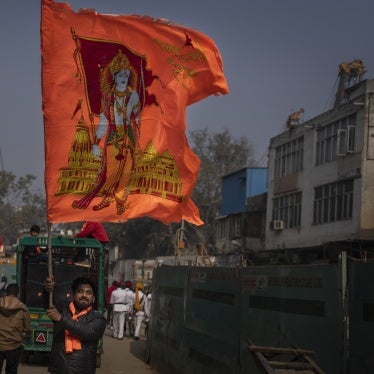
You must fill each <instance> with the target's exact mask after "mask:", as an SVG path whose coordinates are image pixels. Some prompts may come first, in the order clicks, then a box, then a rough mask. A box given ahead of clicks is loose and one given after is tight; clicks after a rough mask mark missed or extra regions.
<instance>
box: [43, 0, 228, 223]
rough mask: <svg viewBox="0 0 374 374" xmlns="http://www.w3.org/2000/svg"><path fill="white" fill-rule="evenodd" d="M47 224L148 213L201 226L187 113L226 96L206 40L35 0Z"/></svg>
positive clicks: (161, 23)
mask: <svg viewBox="0 0 374 374" xmlns="http://www.w3.org/2000/svg"><path fill="white" fill-rule="evenodd" d="M41 52H42V96H43V97H42V101H43V118H44V135H45V185H46V195H47V216H48V222H51V223H54V222H72V221H84V220H90V221H103V222H124V221H126V220H128V219H131V218H136V217H143V216H148V217H151V218H155V219H158V220H160V221H162V222H164V223H168V222H179V221H181V220H182V219H184V220H186V221H189V222H191V223H193V224H196V225H200V224H202V223H203V222H202V221H201V219H200V216H199V211H198V208H197V207H196V205H195V204H194V203H193V201H192V200H191V194H192V191H193V188H194V185H195V183H196V180H197V176H198V172H199V166H200V161H199V159H198V157H197V156H196V155H195V154H194V153H193V152H192V150H191V149H190V148H189V146H188V142H187V138H186V135H185V131H186V107H187V106H188V105H190V104H193V103H195V102H197V101H199V100H202V99H204V98H205V97H207V96H209V95H219V94H226V93H228V86H227V82H226V79H225V77H224V74H223V67H222V59H221V56H220V53H219V51H218V49H217V47H216V46H215V43H214V42H213V41H212V40H211V39H210V38H209V37H207V36H206V35H204V34H202V33H200V32H198V31H196V30H193V29H190V28H187V27H184V26H180V25H175V24H172V23H171V22H169V21H166V20H155V19H152V18H150V17H143V16H135V15H134V16H123V15H103V14H98V13H96V12H95V11H93V10H80V11H79V12H74V11H73V10H72V9H71V7H70V6H69V5H68V4H67V3H58V2H54V1H51V0H42V19H41Z"/></svg>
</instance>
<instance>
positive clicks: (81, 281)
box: [71, 277, 96, 293]
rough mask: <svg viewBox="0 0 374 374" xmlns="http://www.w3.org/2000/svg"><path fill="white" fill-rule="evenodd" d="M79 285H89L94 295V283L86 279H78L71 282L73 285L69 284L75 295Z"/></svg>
mask: <svg viewBox="0 0 374 374" xmlns="http://www.w3.org/2000/svg"><path fill="white" fill-rule="evenodd" d="M81 284H89V285H90V286H91V288H92V291H93V292H94V293H96V285H95V283H94V282H93V281H92V280H91V279H88V278H86V277H78V278H75V279H74V280H73V283H72V284H71V290H72V291H73V292H74V293H75V291H76V290H77V289H78V287H79V286H80V285H81Z"/></svg>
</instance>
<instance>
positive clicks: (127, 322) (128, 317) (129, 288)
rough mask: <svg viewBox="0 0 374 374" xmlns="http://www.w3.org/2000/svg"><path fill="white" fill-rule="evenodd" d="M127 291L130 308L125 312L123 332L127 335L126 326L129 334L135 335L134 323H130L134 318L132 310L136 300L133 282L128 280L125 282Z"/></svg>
mask: <svg viewBox="0 0 374 374" xmlns="http://www.w3.org/2000/svg"><path fill="white" fill-rule="evenodd" d="M125 291H126V304H127V306H128V310H127V311H126V312H125V324H124V329H123V334H124V335H126V328H128V330H129V336H133V335H134V329H133V327H132V324H131V323H130V320H131V318H132V312H133V307H134V302H135V294H134V291H133V290H132V282H131V281H129V280H128V281H126V282H125Z"/></svg>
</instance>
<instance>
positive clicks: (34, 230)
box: [30, 225, 40, 234]
mask: <svg viewBox="0 0 374 374" xmlns="http://www.w3.org/2000/svg"><path fill="white" fill-rule="evenodd" d="M30 232H37V233H38V234H40V227H39V226H38V225H32V226H31V227H30Z"/></svg>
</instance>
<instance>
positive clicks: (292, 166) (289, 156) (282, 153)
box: [274, 136, 304, 178]
mask: <svg viewBox="0 0 374 374" xmlns="http://www.w3.org/2000/svg"><path fill="white" fill-rule="evenodd" d="M303 157H304V137H303V136H301V137H300V138H297V139H294V140H292V141H290V142H288V143H285V144H282V145H280V146H278V147H276V148H275V164H274V169H275V178H280V177H283V176H286V175H291V174H295V173H297V172H299V171H301V170H303Z"/></svg>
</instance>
